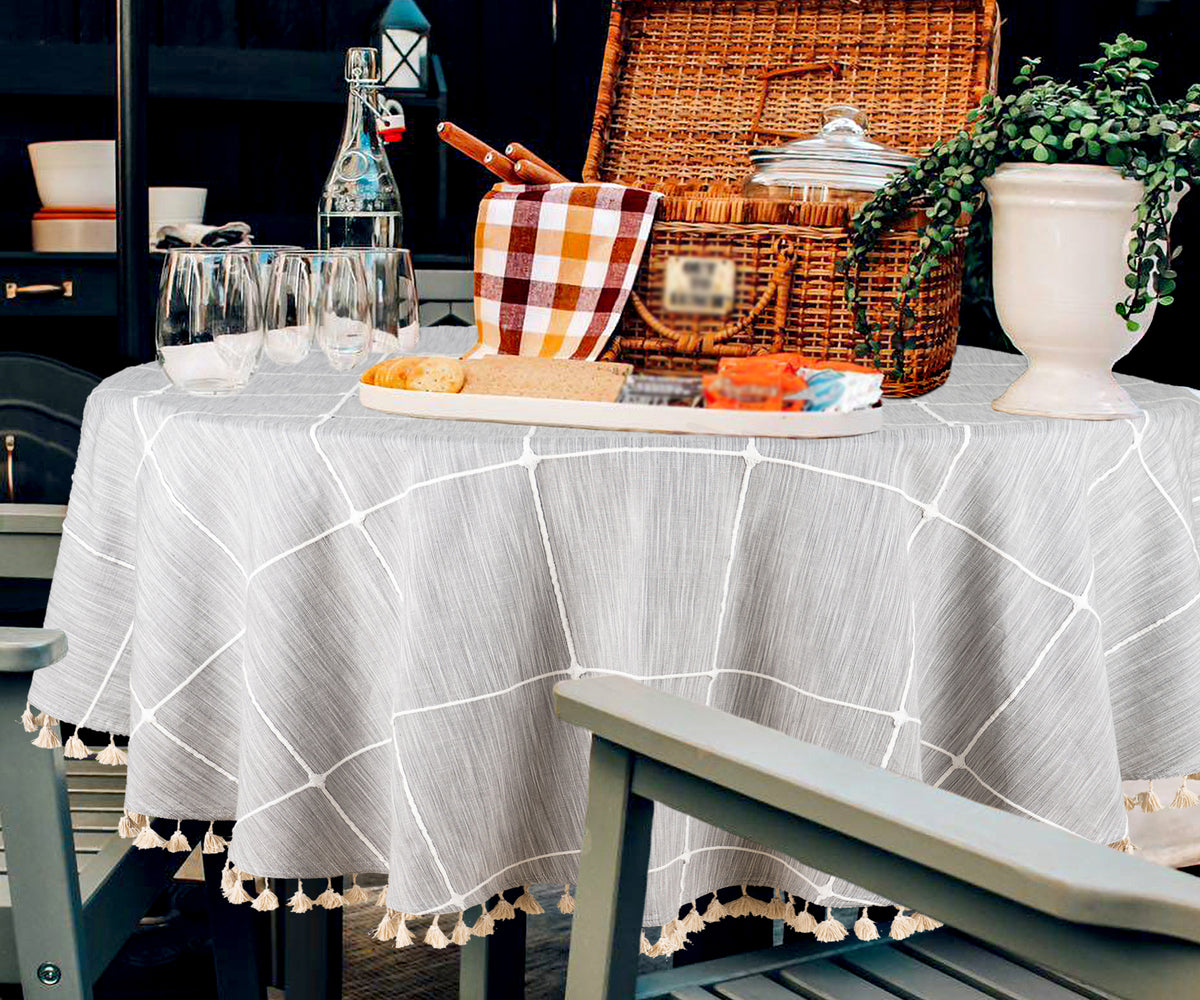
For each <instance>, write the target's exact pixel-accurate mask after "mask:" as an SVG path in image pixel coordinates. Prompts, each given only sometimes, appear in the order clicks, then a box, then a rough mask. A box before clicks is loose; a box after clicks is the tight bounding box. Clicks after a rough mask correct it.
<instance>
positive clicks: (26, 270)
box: [0, 254, 117, 316]
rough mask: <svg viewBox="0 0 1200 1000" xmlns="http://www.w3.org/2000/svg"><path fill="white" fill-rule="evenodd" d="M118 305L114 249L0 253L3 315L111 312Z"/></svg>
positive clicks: (0, 295) (114, 312)
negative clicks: (18, 254) (107, 251)
mask: <svg viewBox="0 0 1200 1000" xmlns="http://www.w3.org/2000/svg"><path fill="white" fill-rule="evenodd" d="M116 311H117V260H116V256H115V255H113V254H87V255H82V254H79V255H77V254H61V255H60V254H22V255H21V257H20V258H17V259H14V258H12V257H0V316H112V315H115V314H116Z"/></svg>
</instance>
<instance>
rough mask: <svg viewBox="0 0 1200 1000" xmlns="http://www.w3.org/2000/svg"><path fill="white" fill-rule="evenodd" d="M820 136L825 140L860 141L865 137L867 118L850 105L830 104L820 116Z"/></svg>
mask: <svg viewBox="0 0 1200 1000" xmlns="http://www.w3.org/2000/svg"><path fill="white" fill-rule="evenodd" d="M821 117H822V119H823V120H824V124H823V125H822V126H821V135H823V136H826V137H827V138H833V137H838V138H841V137H846V138H857V139H862V138H865V137H866V135H867V116H866V114H865V113H864V112H862V111H859V110H858V108H856V107H854V106H853V105H852V104H831V105H829V107H827V108H826V109H825V110H824V111H823V112H822V114H821Z"/></svg>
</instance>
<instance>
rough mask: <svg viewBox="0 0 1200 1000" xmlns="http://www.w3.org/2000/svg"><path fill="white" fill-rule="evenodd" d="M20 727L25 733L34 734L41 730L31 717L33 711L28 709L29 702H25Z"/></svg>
mask: <svg viewBox="0 0 1200 1000" xmlns="http://www.w3.org/2000/svg"><path fill="white" fill-rule="evenodd" d="M21 725H22V727H23V728H24V729H25V732H27V733H36V732H37V731H38V729H39V728H41V727H40V726H38V723H37V719H35V718H34V717H33V709H31V708H30V707H29V702H25V711H24V712H22V713H21Z"/></svg>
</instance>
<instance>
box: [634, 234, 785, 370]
mask: <svg viewBox="0 0 1200 1000" xmlns="http://www.w3.org/2000/svg"><path fill="white" fill-rule="evenodd" d="M795 266H796V251H795V248H794V247H791V246H781V247H780V248H779V251H778V257H777V259H776V263H775V270H774V272H773V273H772V274H771V280H770V281H768V282H767V287H766V288H765V289H763V293H762V295H760V296H759V297H758V301H757V302H755V303H754V305H752V306H751V307H750V309H749V310H748V311H747V312H746V313H745V314H744V315H743V316H742V317H741V319H739V320H736V321H735V322H732V323H726V324H725V325H724V326H723V327H721V329H719V330H717V331H716V332H715V333H710V334H708V335H707V336H701V335H700V334H698V333H681V332H680V331H679V330H676V329H674V328H673V327H670V326H668V325H667V324H666V323H664V322H663V321H662V320H660V319H659V318H658V317H657V316H655V315H654V314H653V313H651V312H650V309H649V308H648V307H647V305H646V303H645V302H644V301H643V300H642V297H641V296H640V295H638V293H637V292H630V296H629V297H630V299H631V300H632V301H633V308H634V309H635V310H636V311H637V314H638V316H640V317H641V319H642V322H643V323H645V324H646V326H648V327H649V328H650V329H651V330H653V331H654V332H655V333H657V334H658V335H659V336H660V337H663V338H665V339H667V340H673V341H675V344H676V346H677V347H678V348H679V351H680V352H681V353H683V354H696V353H698V352H699V351H700V349H701V348H704V349H706V350H707V351H708V352H709V353H712V349H713V347H715V346H716V345H717V344H721V343H724V342H725V341H726V340H728V339H729V338H730V337H735V336H737V335H738V334H740V333H744V332H745V331H746V330H748V329H749V328H750V324H751V323H753V322H754V321H755V320H756V319H758V317H759V316H761V315H762V314H763V312H764V311H765V310H766V308H767V306H769V305H770V304H771V302H772V300H774V299H775V298H776V296H780V295H782V296H783V298H782V299H781V300H780V302H779V303H778V304H777V307H776V309H775V325H776V327H777V332H780V333H781V332H782V329H783V323H784V319H785V318H786V316H787V296H788V292H789V291H790V290H791V284H792V282H791V274H792V268H793V267H795ZM775 339H776V341H779V340H780V337H778V336H777V337H776V338H775Z"/></svg>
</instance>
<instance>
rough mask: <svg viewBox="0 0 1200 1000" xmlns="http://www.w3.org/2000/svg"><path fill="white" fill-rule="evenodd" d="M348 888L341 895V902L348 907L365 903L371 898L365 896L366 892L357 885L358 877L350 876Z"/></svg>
mask: <svg viewBox="0 0 1200 1000" xmlns="http://www.w3.org/2000/svg"><path fill="white" fill-rule="evenodd" d="M350 879H351V881H350V888H349V889H347V890H346V891H345V892H344V893H342V902H343V903H345V904H347V905H348V906H357V905H358V904H359V903H365V902H366V901H367V900H368V899H370V898H371V897H370V896H368V895H367V890H366V889H364V888H363V887H362V886H361V885H359V884H358V876H357V875H351V876H350Z"/></svg>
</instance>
